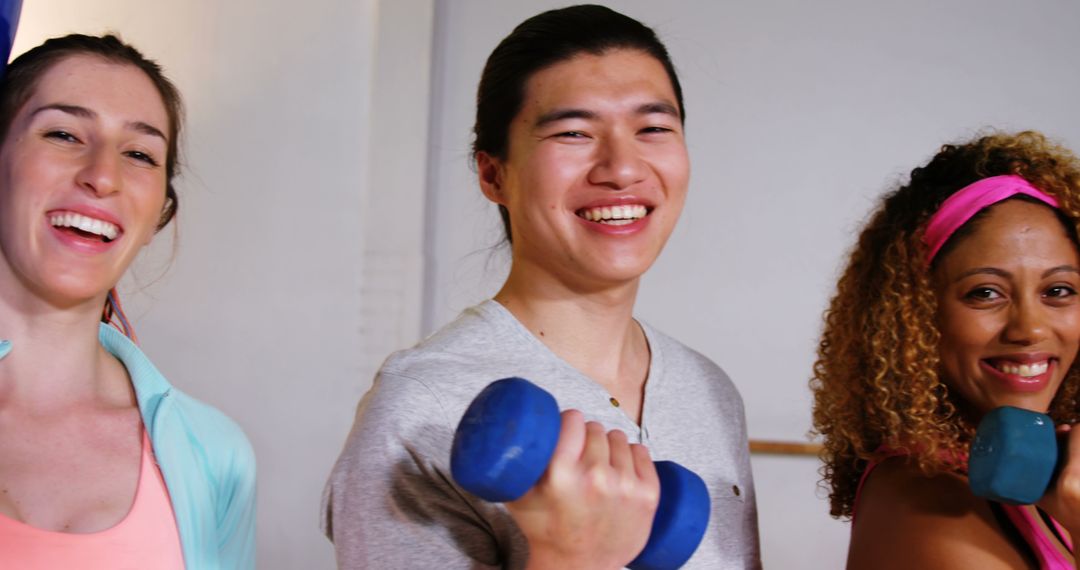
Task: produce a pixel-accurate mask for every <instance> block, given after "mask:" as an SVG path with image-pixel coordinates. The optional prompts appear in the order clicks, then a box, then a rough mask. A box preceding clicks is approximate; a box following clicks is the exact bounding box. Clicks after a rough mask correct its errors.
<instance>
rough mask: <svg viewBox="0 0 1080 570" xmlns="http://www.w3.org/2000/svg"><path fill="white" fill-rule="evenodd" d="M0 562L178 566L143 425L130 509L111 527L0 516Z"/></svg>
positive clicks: (168, 508)
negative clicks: (52, 526)
mask: <svg viewBox="0 0 1080 570" xmlns="http://www.w3.org/2000/svg"><path fill="white" fill-rule="evenodd" d="M0 567H3V568H85V569H87V570H99V569H100V570H104V569H106V568H108V569H110V570H128V569H130V570H135V569H146V568H154V569H160V570H183V568H184V555H183V552H182V551H181V550H180V534H179V532H178V531H177V529H176V519H175V518H174V516H173V509H172V503H171V502H170V501H169V491H168V490H167V489H166V488H165V480H164V479H162V477H161V471H159V470H158V467H157V464H156V463H155V462H154V453H153V450H152V447H151V445H150V439H149V438H148V437H147V436H146V431H145V430H143V436H142V460H141V462H140V467H139V483H138V488H137V489H136V490H135V500H134V502H133V503H132V505H131V510H129V511H128V514H127V515H126V516H125V517H124V519H123V520H121V521H120V522H118V523H116V525H114V526H112V527H111V528H108V529H105V530H103V531H100V532H92V533H86V534H76V533H66V532H54V531H49V530H43V529H40V528H35V527H32V526H30V525H28V524H25V523H22V522H19V521H17V520H14V519H11V518H8V517H6V516H3V515H0Z"/></svg>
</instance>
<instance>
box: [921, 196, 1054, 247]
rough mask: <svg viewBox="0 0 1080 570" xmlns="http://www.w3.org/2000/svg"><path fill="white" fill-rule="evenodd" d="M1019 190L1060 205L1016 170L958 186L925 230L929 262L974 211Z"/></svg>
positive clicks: (1050, 204)
mask: <svg viewBox="0 0 1080 570" xmlns="http://www.w3.org/2000/svg"><path fill="white" fill-rule="evenodd" d="M1017 194H1024V195H1026V196H1031V197H1032V198H1035V199H1037V200H1039V201H1041V202H1044V203H1046V204H1047V205H1049V206H1051V207H1053V208H1057V207H1058V201H1057V200H1055V199H1054V197H1053V196H1050V195H1049V194H1046V193H1045V192H1043V191H1042V190H1039V189H1038V188H1036V187H1034V186H1032V185H1031V183H1030V182H1028V181H1027V180H1024V179H1023V178H1021V177H1019V176H1016V175H1015V174H1007V175H1004V176H991V177H990V178H983V179H982V180H979V181H978V182H975V183H973V184H970V185H968V186H965V187H963V188H961V189H960V190H957V191H956V193H955V194H953V195H952V196H949V197H948V198H947V199H946V200H945V201H944V202H942V203H941V207H940V208H938V210H937V211H936V212H934V215H933V216H930V222H929V223H928V224H926V232H925V233H924V234H923V243H925V244H926V246H927V247H928V248H930V253H929V254H928V255H927V256H926V263H927V264H929V263H930V262H931V261H933V260H934V256H935V255H937V253H938V251H939V250H941V246H943V245H945V242H946V241H949V238H950V237H952V235H953V234H954V233H955V232H956V230H958V229H960V226H963V225H964V224H965V223H966V222H967V221H968V220H970V219H971V218H972V216H974V215H975V214H977V213H979V211H980V210H982V209H983V208H985V207H987V206H990V205H992V204H997V203H998V202H1000V201H1002V200H1005V199H1006V198H1011V197H1013V196H1016V195H1017Z"/></svg>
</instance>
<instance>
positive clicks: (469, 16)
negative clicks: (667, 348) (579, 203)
mask: <svg viewBox="0 0 1080 570" xmlns="http://www.w3.org/2000/svg"><path fill="white" fill-rule="evenodd" d="M564 3H565V2H553V1H528V2H526V1H523V0H519V1H510V0H438V1H436V0H309V1H307V2H304V3H302V4H301V3H299V2H286V1H284V0H227V1H219V0H185V1H183V2H153V3H146V2H137V1H135V0H97V1H95V2H86V1H85V0H27V1H26V3H25V6H24V11H23V17H22V21H21V24H20V28H19V32H18V38H17V42H16V48H15V52H16V53H18V52H21V51H23V50H25V49H27V48H28V47H29V46H31V45H34V44H37V43H39V42H40V41H41V40H42V39H43V38H45V37H48V36H53V35H58V34H61V33H67V32H70V31H81V32H87V33H100V32H102V31H105V30H116V31H119V32H121V33H122V34H123V35H124V37H125V38H126V39H128V40H129V41H131V42H132V43H134V44H135V45H137V46H138V47H140V48H141V49H143V50H144V51H145V52H146V53H147V54H148V55H150V56H151V57H153V58H155V59H157V60H159V61H160V62H161V63H162V64H163V65H164V66H165V67H166V70H167V72H168V73H169V75H170V76H171V77H173V78H174V80H175V81H176V83H177V84H178V85H179V87H180V88H181V90H182V91H183V93H184V94H185V96H186V98H187V102H188V108H189V121H188V127H189V130H188V139H187V145H186V147H187V154H186V157H185V162H186V164H187V170H186V174H185V175H184V177H183V179H182V180H181V182H180V184H179V188H180V194H181V213H180V223H179V227H180V231H179V241H178V243H177V246H176V247H177V249H176V252H177V253H176V255H175V258H174V259H173V260H172V262H171V264H170V263H169V259H170V257H171V255H170V254H171V243H170V239H169V237H170V236H169V234H170V233H171V232H170V231H169V230H166V232H165V233H164V234H163V235H162V236H160V238H164V239H159V243H156V244H155V246H154V251H153V252H151V255H149V256H148V257H147V259H144V260H141V261H140V262H138V264H137V267H136V271H135V272H134V276H135V278H134V279H130V280H128V281H127V282H126V283H125V286H124V288H123V292H124V295H125V299H126V302H127V305H128V308H129V313H130V314H131V316H132V317H133V318H134V319H135V321H136V326H137V328H138V331H139V333H140V336H141V338H142V341H143V346H144V348H145V349H146V350H147V352H148V353H149V354H150V356H151V357H152V358H153V359H154V360H155V362H156V363H157V364H158V365H159V366H160V367H161V368H162V370H163V371H164V372H165V373H166V374H167V375H168V376H169V377H170V378H171V379H172V380H173V382H174V383H176V384H177V385H179V386H181V387H182V388H184V389H185V390H187V391H189V392H191V393H193V394H194V395H196V396H198V397H200V398H203V399H205V400H207V401H209V402H212V403H214V404H215V405H217V406H219V407H220V408H222V409H223V410H225V411H226V412H227V413H229V414H230V415H231V416H233V417H234V418H236V419H237V421H239V422H240V423H241V425H243V427H244V428H245V429H246V430H247V432H248V434H249V435H250V437H251V439H252V441H253V443H254V444H255V448H256V452H257V454H258V458H259V462H260V464H259V467H260V488H259V492H260V496H259V501H260V502H259V508H260V512H259V524H260V527H259V555H260V568H269V569H272V570H276V569H282V570H284V569H292V568H328V567H332V565H333V562H332V552H331V549H330V547H329V543H328V542H327V541H326V540H325V539H324V538H323V537H322V536H321V534H320V533H319V531H318V529H317V513H318V502H319V494H320V492H321V489H322V485H323V482H324V481H325V477H326V475H327V473H328V471H329V469H330V466H331V464H332V462H333V460H334V459H335V458H336V456H337V453H338V451H339V450H340V446H341V444H342V442H343V441H344V438H345V435H346V432H347V431H348V429H349V426H350V424H351V421H352V415H353V412H354V409H355V405H356V402H357V400H358V399H359V397H360V395H361V394H362V393H363V392H364V391H365V390H366V389H367V387H368V386H369V385H370V377H371V373H372V371H373V370H374V369H375V368H376V367H377V365H378V363H379V361H380V360H381V359H382V358H383V357H384V356H385V355H386V354H387V353H389V352H390V351H392V350H394V349H396V348H400V347H404V346H407V345H409V344H411V343H412V342H415V340H416V339H417V338H418V337H419V335H420V334H421V332H427V331H430V330H432V329H433V328H434V327H436V326H437V325H440V324H442V323H443V322H446V321H447V320H449V319H450V318H452V317H453V316H454V315H455V314H456V313H457V311H459V310H460V309H461V308H462V307H464V306H466V305H468V304H471V303H473V302H474V301H476V300H479V299H481V298H483V297H486V296H487V295H489V294H490V293H491V292H493V290H494V288H495V286H496V285H497V282H498V280H499V278H500V277H501V275H502V271H503V269H504V267H505V266H504V259H503V258H501V257H500V256H499V255H498V254H493V253H492V252H491V251H490V250H488V249H487V248H488V247H489V246H491V245H493V244H495V243H496V242H497V241H498V239H499V223H498V216H497V214H496V213H495V210H494V208H493V207H491V206H489V205H488V204H487V203H486V202H485V201H484V200H483V198H482V197H481V196H480V193H479V191H478V190H477V187H476V184H475V180H474V175H473V174H472V172H471V171H470V170H469V168H468V145H469V127H470V125H471V121H472V117H473V98H474V96H475V86H476V81H477V79H478V78H479V74H480V69H481V67H482V65H483V62H484V59H485V58H486V56H487V54H488V53H489V52H490V50H491V49H492V48H493V47H494V46H495V44H496V43H497V42H498V40H499V39H500V38H501V37H503V36H504V35H506V34H507V33H509V31H510V30H511V28H512V27H513V26H514V25H515V24H517V23H518V22H520V21H521V20H522V19H524V18H525V17H528V16H530V15H532V14H534V13H537V12H539V11H541V10H542V9H546V8H549V7H555V6H557V5H561V4H564ZM610 5H612V6H613V7H615V8H616V9H620V10H622V11H624V12H626V13H628V14H630V15H632V16H635V17H638V18H639V19H641V20H643V21H644V22H646V23H647V24H650V25H652V26H654V27H655V28H656V29H657V30H658V31H659V33H660V35H661V37H662V39H663V40H664V41H665V42H666V43H667V44H668V46H669V48H670V49H671V52H672V55H673V57H674V60H675V63H676V65H677V67H678V68H679V71H680V75H681V78H682V80H683V86H684V90H685V92H686V98H687V109H688V118H689V119H688V123H687V126H688V131H689V135H688V136H689V143H690V151H691V156H692V160H693V170H694V173H693V179H692V183H691V193H690V199H689V202H688V204H687V208H686V211H685V214H684V217H683V219H682V221H681V222H680V226H679V227H678V229H677V230H676V233H675V235H674V237H673V238H672V241H671V243H670V244H669V246H668V248H667V250H666V251H665V253H664V255H663V256H662V257H661V259H660V261H659V262H658V263H657V265H656V266H655V267H654V268H653V269H652V271H651V272H650V273H649V275H648V276H647V278H646V281H645V285H644V287H643V290H642V295H641V300H640V305H639V314H640V315H641V316H642V317H643V318H644V319H646V320H648V321H650V322H651V323H653V324H654V325H657V326H658V327H660V328H662V329H664V330H666V331H668V332H670V333H671V334H673V335H675V336H676V337H678V338H680V339H681V340H683V341H684V342H686V343H687V344H689V345H691V346H693V347H695V348H697V349H698V350H700V351H702V352H704V353H705V354H707V355H709V356H710V357H712V358H713V359H715V360H716V361H717V362H719V363H721V364H722V365H723V366H724V367H725V368H726V369H727V370H728V372H729V373H731V375H732V377H733V378H734V379H735V381H736V383H737V384H738V385H739V387H740V389H741V390H742V393H743V395H744V397H745V400H746V405H747V412H748V414H749V422H750V432H751V435H752V436H754V437H759V438H778V439H802V438H803V437H804V436H805V432H806V430H807V429H808V428H809V408H810V400H809V393H808V390H807V388H806V382H807V377H808V376H809V366H810V363H811V361H812V359H813V350H814V343H815V337H816V335H817V333H818V328H819V318H820V313H821V311H822V309H823V308H824V304H825V302H826V300H827V298H828V295H829V294H830V290H831V287H832V284H833V281H834V279H835V273H836V271H837V268H838V266H839V264H840V259H841V256H842V254H843V252H844V251H845V250H846V248H847V247H848V246H849V244H850V241H851V239H852V232H853V231H854V229H855V228H857V227H858V225H859V222H860V220H861V219H862V218H863V216H864V215H865V213H866V212H867V211H868V210H869V208H870V207H871V204H872V201H873V199H874V197H876V196H877V195H878V194H879V193H880V192H881V191H883V190H885V189H886V188H887V187H889V186H890V184H891V183H893V182H895V181H896V180H898V179H899V177H900V176H901V175H902V174H903V173H904V172H906V171H907V170H910V169H911V168H912V167H913V166H915V165H916V164H917V163H919V162H920V161H923V160H925V159H926V158H927V157H929V155H930V154H931V153H932V152H933V150H934V148H935V147H936V146H937V145H938V144H940V143H941V142H944V141H946V140H950V139H956V138H963V137H965V136H967V135H969V134H970V133H972V132H974V130H976V129H978V128H980V127H983V126H988V125H997V126H1002V127H1006V128H1021V127H1034V128H1039V129H1042V130H1044V131H1046V132H1048V133H1050V134H1052V135H1055V136H1058V137H1060V138H1061V139H1062V140H1063V141H1064V142H1065V143H1066V144H1069V145H1070V146H1072V147H1073V148H1080V114H1078V113H1076V112H1075V109H1074V105H1075V101H1077V100H1080V97H1078V96H1080V75H1078V74H1076V73H1075V72H1074V69H1075V61H1074V59H1075V54H1077V53H1080V49H1078V48H1080V45H1078V44H1080V36H1077V35H1076V34H1075V33H1074V29H1075V28H1076V23H1077V22H1078V21H1080V5H1077V4H1075V3H1071V2H1064V1H1061V0H1057V1H1052V0H1044V1H1042V2H1038V3H1031V4H1028V5H1026V7H1025V8H1021V7H1019V5H1017V4H1014V3H1010V2H1005V1H1004V0H986V1H976V0H962V1H955V2H951V3H948V4H944V3H939V2H931V1H929V0H915V1H911V2H906V3H885V2H875V3H867V2H862V1H858V0H821V1H819V2H814V3H807V2H800V1H798V0H768V1H761V2H752V1H748V0H747V1H730V2H710V1H708V0H680V1H669V2H664V3H660V2H653V1H648V0H626V1H617V2H610ZM301 6H302V9H301ZM432 53H434V54H435V56H434V57H433V56H432ZM431 91H433V92H434V95H431ZM429 110H430V116H429ZM428 133H430V139H428V136H427V135H428ZM421 284H423V286H421ZM421 299H426V303H425V304H424V305H423V307H424V309H423V311H421V304H420V300H421ZM754 469H755V477H756V480H757V485H758V495H759V507H760V511H761V532H762V546H763V550H764V556H765V563H766V565H767V566H768V567H771V568H837V567H841V566H842V565H843V562H842V561H843V556H844V551H845V548H846V541H847V526H846V525H844V524H841V523H836V522H833V521H831V520H830V519H828V518H827V516H826V512H827V508H826V505H825V503H824V501H823V500H821V499H820V498H818V497H817V496H816V495H815V485H816V479H817V475H816V469H817V464H816V462H815V461H814V460H812V459H793V458H783V457H764V456H760V457H755V459H754Z"/></svg>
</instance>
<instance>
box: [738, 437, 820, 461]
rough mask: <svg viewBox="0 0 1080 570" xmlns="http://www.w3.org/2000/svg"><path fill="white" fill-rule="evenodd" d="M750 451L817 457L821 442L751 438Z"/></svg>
mask: <svg viewBox="0 0 1080 570" xmlns="http://www.w3.org/2000/svg"><path fill="white" fill-rule="evenodd" d="M750 453H758V454H768V455H805V456H811V457H817V456H818V454H820V453H821V444H820V443H811V442H808V441H773V440H768V439H751V440H750Z"/></svg>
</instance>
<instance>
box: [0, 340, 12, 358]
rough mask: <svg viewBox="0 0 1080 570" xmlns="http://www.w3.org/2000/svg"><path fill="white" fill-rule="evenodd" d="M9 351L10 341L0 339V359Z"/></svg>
mask: <svg viewBox="0 0 1080 570" xmlns="http://www.w3.org/2000/svg"><path fill="white" fill-rule="evenodd" d="M9 352H11V341H10V340H0V360H3V358H4V357H5V356H7V355H8V353H9Z"/></svg>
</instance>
